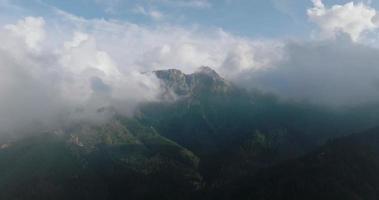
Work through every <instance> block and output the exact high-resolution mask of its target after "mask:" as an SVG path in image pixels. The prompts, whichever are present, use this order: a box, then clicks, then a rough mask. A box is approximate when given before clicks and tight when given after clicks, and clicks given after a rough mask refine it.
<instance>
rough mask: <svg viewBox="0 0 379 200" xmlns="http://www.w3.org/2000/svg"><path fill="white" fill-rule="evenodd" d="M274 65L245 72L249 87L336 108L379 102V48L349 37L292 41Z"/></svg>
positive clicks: (284, 48) (246, 84)
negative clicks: (355, 41) (354, 40)
mask: <svg viewBox="0 0 379 200" xmlns="http://www.w3.org/2000/svg"><path fill="white" fill-rule="evenodd" d="M282 52H283V53H284V55H283V59H282V60H281V61H280V62H278V63H276V65H275V66H272V67H270V68H266V69H263V70H259V71H255V72H254V73H246V74H245V75H243V76H242V77H241V78H240V79H239V80H245V82H244V81H242V82H244V83H241V84H243V85H245V86H249V87H257V88H260V89H262V90H264V91H271V92H274V93H276V94H278V95H280V96H282V97H286V98H290V99H296V100H307V101H309V102H312V103H318V104H322V105H328V106H333V107H335V106H336V107H343V106H352V105H358V104H365V103H373V102H378V101H379V86H378V83H379V68H378V67H377V66H379V61H378V59H377V57H378V56H379V50H378V49H377V48H374V47H369V46H366V45H363V44H359V43H354V42H353V41H351V40H349V39H344V38H337V40H324V41H308V42H301V41H297V42H295V41H292V42H288V43H287V44H285V45H284V46H283V51H282Z"/></svg>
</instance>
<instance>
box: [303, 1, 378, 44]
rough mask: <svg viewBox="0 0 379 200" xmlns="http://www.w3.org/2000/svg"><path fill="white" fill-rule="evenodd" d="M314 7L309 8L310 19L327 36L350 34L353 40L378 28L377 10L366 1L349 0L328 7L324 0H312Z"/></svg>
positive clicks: (323, 35) (322, 34)
mask: <svg viewBox="0 0 379 200" xmlns="http://www.w3.org/2000/svg"><path fill="white" fill-rule="evenodd" d="M312 2H313V5H314V7H313V8H310V9H308V12H307V13H308V17H309V19H310V20H311V21H312V22H313V23H315V24H317V25H318V26H319V28H320V34H321V36H322V37H325V38H331V37H332V38H333V37H336V35H338V34H339V33H345V34H348V35H349V36H350V37H351V39H352V40H353V41H357V40H359V39H360V38H361V37H362V35H363V34H364V33H365V32H369V31H374V30H376V29H377V28H378V23H376V22H375V20H374V19H375V18H376V17H377V11H376V10H375V9H374V8H371V7H369V6H368V5H365V4H364V3H357V4H356V3H354V2H349V3H346V4H344V5H333V6H332V7H330V8H328V7H326V6H325V5H324V3H323V2H322V0H312Z"/></svg>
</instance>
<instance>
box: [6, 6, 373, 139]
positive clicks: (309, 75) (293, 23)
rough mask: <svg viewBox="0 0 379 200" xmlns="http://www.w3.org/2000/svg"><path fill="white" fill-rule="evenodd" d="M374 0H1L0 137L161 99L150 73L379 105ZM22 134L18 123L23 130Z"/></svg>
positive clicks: (321, 100)
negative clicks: (204, 69) (210, 73)
mask: <svg viewBox="0 0 379 200" xmlns="http://www.w3.org/2000/svg"><path fill="white" fill-rule="evenodd" d="M378 9H379V1H376V0H371V1H370V0H362V1H351V0H296V1H295V0H259V1H258V0H139V1H135V0H65V1H62V0H0V44H1V46H0V97H1V98H0V134H1V132H10V131H16V129H20V127H22V128H23V129H26V128H25V127H30V126H39V127H44V128H50V127H54V126H56V124H59V123H62V121H65V122H67V123H70V121H78V120H85V121H103V119H104V118H107V117H109V116H108V114H109V113H100V114H99V112H98V110H99V108H102V107H114V108H116V109H117V110H118V111H119V112H121V113H124V114H125V115H130V114H132V113H133V112H134V110H135V108H136V107H137V106H138V104H139V103H141V102H151V101H160V99H158V98H157V97H158V96H159V94H160V91H161V84H160V82H159V80H158V79H157V78H156V77H155V76H154V74H152V73H151V72H152V71H154V70H157V69H167V68H177V69H180V70H182V71H183V72H185V73H192V72H194V71H196V70H197V68H198V67H200V66H210V67H212V68H213V69H215V70H216V71H217V72H218V73H220V74H221V75H222V76H223V77H225V78H226V79H227V80H229V81H232V82H233V83H235V84H237V85H239V86H241V87H244V88H248V89H253V88H254V89H256V88H257V89H260V90H263V91H265V92H270V93H274V94H276V95H278V96H280V97H282V98H285V99H295V100H301V101H303V100H305V101H309V102H312V103H316V104H321V105H326V106H333V107H335V106H337V107H341V106H352V105H358V104H366V103H375V102H378V101H379V60H378V59H377V58H378V57H379V14H378V12H379V11H378ZM18 131H19V130H18Z"/></svg>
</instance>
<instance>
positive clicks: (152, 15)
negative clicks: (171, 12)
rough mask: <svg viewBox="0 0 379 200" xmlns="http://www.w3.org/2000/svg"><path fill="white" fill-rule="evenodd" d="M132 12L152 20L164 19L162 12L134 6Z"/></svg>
mask: <svg viewBox="0 0 379 200" xmlns="http://www.w3.org/2000/svg"><path fill="white" fill-rule="evenodd" d="M133 11H134V12H135V13H137V14H141V15H145V16H148V17H150V18H151V19H153V20H162V19H163V18H164V17H165V16H164V14H163V13H162V12H160V11H158V10H154V9H146V8H145V7H143V6H141V5H138V6H136V7H135V8H134V9H133Z"/></svg>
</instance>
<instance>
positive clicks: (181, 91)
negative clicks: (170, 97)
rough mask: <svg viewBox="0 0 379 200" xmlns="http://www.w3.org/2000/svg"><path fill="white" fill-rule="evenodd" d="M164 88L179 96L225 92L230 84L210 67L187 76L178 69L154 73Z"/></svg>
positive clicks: (201, 68)
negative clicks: (205, 92) (203, 92)
mask: <svg viewBox="0 0 379 200" xmlns="http://www.w3.org/2000/svg"><path fill="white" fill-rule="evenodd" d="M154 73H155V75H156V76H157V78H158V79H160V80H161V81H162V84H163V87H165V88H166V89H167V91H168V93H169V91H172V92H174V93H175V94H176V95H179V96H186V95H189V94H194V93H199V92H201V91H208V92H216V93H219V92H222V93H223V92H225V91H226V90H227V89H228V88H229V86H230V84H229V83H228V82H227V81H225V80H224V79H223V78H222V77H221V76H220V75H219V74H218V73H217V72H216V71H215V70H213V69H212V68H210V67H207V66H202V67H199V68H198V69H197V70H196V71H195V72H194V73H192V74H185V73H183V72H182V71H180V70H178V69H167V70H158V71H154Z"/></svg>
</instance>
